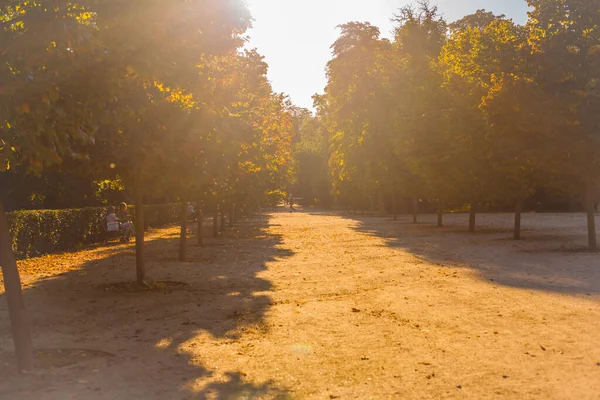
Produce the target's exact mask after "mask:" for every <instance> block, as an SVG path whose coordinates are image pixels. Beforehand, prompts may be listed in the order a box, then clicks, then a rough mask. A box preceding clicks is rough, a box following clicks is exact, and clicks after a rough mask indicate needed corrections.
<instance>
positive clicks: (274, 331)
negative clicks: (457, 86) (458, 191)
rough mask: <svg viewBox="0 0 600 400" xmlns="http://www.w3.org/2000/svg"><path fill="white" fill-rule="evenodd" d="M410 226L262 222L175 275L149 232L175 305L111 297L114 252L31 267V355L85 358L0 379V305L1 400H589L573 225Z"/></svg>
mask: <svg viewBox="0 0 600 400" xmlns="http://www.w3.org/2000/svg"><path fill="white" fill-rule="evenodd" d="M421 219H422V221H421V223H420V224H418V225H412V224H410V223H409V218H407V217H402V218H401V219H400V220H399V221H391V220H389V219H385V218H369V217H360V216H358V217H355V216H342V215H336V214H327V213H318V212H309V211H305V212H299V213H295V214H291V213H287V212H275V213H273V214H270V215H266V216H262V217H256V218H252V219H248V220H245V221H243V222H241V223H239V224H238V225H237V226H236V228H235V229H233V230H228V231H226V232H225V233H224V234H223V236H222V237H221V238H218V239H213V238H210V239H207V240H206V246H205V247H204V248H200V247H197V246H194V245H193V244H192V245H191V246H190V261H189V262H186V263H179V262H177V261H176V259H175V258H176V256H177V230H176V229H175V228H172V229H165V230H160V231H154V232H152V233H151V234H150V241H149V244H148V247H147V250H148V251H147V253H148V273H149V276H151V277H153V278H154V279H156V280H172V281H179V282H185V283H188V284H189V285H190V287H189V288H186V289H184V290H168V289H164V290H160V291H157V292H141V293H122V292H118V291H114V290H108V291H107V290H106V288H105V286H104V285H105V284H107V283H114V282H122V281H127V280H131V279H133V277H134V275H135V271H134V270H133V268H134V267H133V265H134V259H133V249H132V247H128V246H120V245H112V246H107V247H100V248H96V249H90V250H85V251H81V252H78V253H74V254H67V255H56V256H49V257H44V258H41V259H36V260H29V261H27V262H25V263H22V264H21V269H22V270H23V275H24V281H25V287H26V297H27V304H28V306H29V309H30V312H31V316H32V321H33V326H34V330H35V345H36V347H37V348H38V349H81V350H82V351H79V352H76V353H75V354H74V355H73V354H72V352H71V353H70V352H68V351H63V353H61V354H64V358H65V359H67V362H66V363H68V359H75V360H76V361H79V362H78V363H77V364H74V365H65V366H61V365H58V366H57V362H58V361H61V360H62V356H57V355H56V354H54V355H53V356H52V357H50V360H46V361H47V362H46V364H47V365H44V364H43V363H42V361H44V359H43V358H42V359H41V361H40V364H41V365H44V366H43V367H42V368H39V369H38V370H37V371H36V372H34V373H33V374H31V375H28V376H18V375H16V374H14V373H12V369H11V368H10V365H9V364H10V360H9V358H8V355H7V352H8V351H9V350H10V348H11V346H12V343H11V340H10V334H9V326H8V316H7V312H6V306H5V301H4V300H3V299H2V300H1V301H0V349H3V350H4V353H0V357H3V358H1V359H0V364H4V365H3V366H2V365H0V399H11V400H12V399H15V400H17V399H56V400H68V399H85V400H87V399H149V400H153V399H157V400H158V399H160V400H164V399H240V400H241V399H280V398H281V399H334V398H339V399H439V398H448V399H453V398H457V399H458V398H460V399H600V348H599V346H598V339H599V338H600V333H599V332H598V331H599V329H600V324H599V322H598V321H600V265H599V256H598V254H589V253H585V252H583V251H581V249H582V248H583V247H584V245H585V240H586V236H585V235H586V233H585V217H584V216H583V215H579V214H566V215H535V214H527V215H525V216H524V221H523V226H524V229H525V230H524V233H523V236H524V237H525V239H526V240H524V241H521V242H513V241H511V240H510V237H511V233H510V225H511V223H512V216H511V215H480V216H479V217H478V228H479V233H477V234H468V233H467V232H465V230H466V229H465V226H466V225H467V219H468V216H466V215H452V216H448V217H447V218H446V223H447V226H446V227H445V228H443V229H439V228H435V227H433V222H434V219H435V217H434V216H425V217H422V218H421ZM599 222H600V221H599ZM207 229H208V228H207ZM193 241H194V239H192V242H193ZM100 351H101V352H106V353H101V352H100ZM2 354H4V355H2ZM69 357H70V358H69ZM52 365H55V366H54V367H52V368H47V367H49V366H52Z"/></svg>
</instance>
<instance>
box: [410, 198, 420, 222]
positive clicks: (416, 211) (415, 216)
mask: <svg viewBox="0 0 600 400" xmlns="http://www.w3.org/2000/svg"><path fill="white" fill-rule="evenodd" d="M411 202H412V215H413V224H416V223H418V222H419V221H418V215H419V199H417V198H416V197H412V198H411Z"/></svg>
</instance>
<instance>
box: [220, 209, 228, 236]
mask: <svg viewBox="0 0 600 400" xmlns="http://www.w3.org/2000/svg"><path fill="white" fill-rule="evenodd" d="M226 208H227V207H225V205H223V209H222V210H221V228H220V230H221V232H223V231H224V230H225V210H226Z"/></svg>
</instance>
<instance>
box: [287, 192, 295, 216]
mask: <svg viewBox="0 0 600 400" xmlns="http://www.w3.org/2000/svg"><path fill="white" fill-rule="evenodd" d="M288 203H289V204H290V212H295V211H296V209H295V208H294V195H293V194H291V193H290V197H288Z"/></svg>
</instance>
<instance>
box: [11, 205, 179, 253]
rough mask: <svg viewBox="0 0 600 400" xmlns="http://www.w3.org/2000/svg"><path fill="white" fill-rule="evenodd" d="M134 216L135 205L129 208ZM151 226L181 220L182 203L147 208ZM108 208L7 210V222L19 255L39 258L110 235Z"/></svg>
mask: <svg viewBox="0 0 600 400" xmlns="http://www.w3.org/2000/svg"><path fill="white" fill-rule="evenodd" d="M129 212H130V214H131V215H132V217H133V216H134V215H135V207H130V208H129ZM144 213H145V216H146V223H147V226H146V228H148V227H161V226H166V225H168V224H171V223H174V222H176V221H177V220H178V219H179V205H174V204H164V205H151V206H145V207H144ZM105 214H106V209H105V208H82V209H68V210H40V211H16V212H12V213H8V214H7V217H8V223H9V227H10V233H11V236H12V240H13V250H14V252H15V254H16V256H17V257H19V258H27V257H36V256H40V255H44V254H49V253H56V252H65V251H74V250H77V249H79V248H80V247H81V246H83V245H88V244H92V243H98V242H101V241H103V240H106V239H107V238H108V234H107V232H106V229H105V221H104V216H105Z"/></svg>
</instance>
